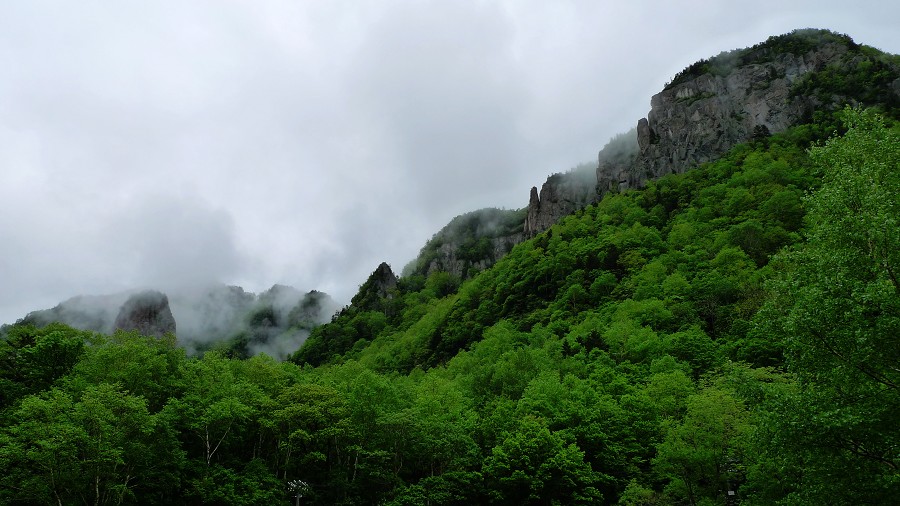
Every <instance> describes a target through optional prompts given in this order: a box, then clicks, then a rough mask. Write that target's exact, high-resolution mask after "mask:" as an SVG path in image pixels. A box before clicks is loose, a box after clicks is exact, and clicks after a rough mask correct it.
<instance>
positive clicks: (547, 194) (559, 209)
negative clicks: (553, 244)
mask: <svg viewBox="0 0 900 506" xmlns="http://www.w3.org/2000/svg"><path fill="white" fill-rule="evenodd" d="M596 200H597V179H596V174H595V170H594V169H593V167H579V168H576V169H574V170H572V171H570V172H567V173H565V174H554V175H552V176H550V177H549V178H547V181H546V182H544V184H543V186H541V192H540V194H538V191H537V188H536V187H532V188H531V195H530V197H529V199H528V213H527V215H526V217H525V228H524V229H523V232H524V234H525V236H526V237H533V236H535V235H536V234H538V233H540V232H543V231H544V230H547V229H548V228H550V226H551V225H553V224H554V223H556V222H557V221H558V220H559V219H560V218H561V217H563V216H566V215H568V214H571V213H573V212H575V211H576V210H578V209H581V208H582V207H584V206H586V205H589V204H591V203H593V202H595V201H596Z"/></svg>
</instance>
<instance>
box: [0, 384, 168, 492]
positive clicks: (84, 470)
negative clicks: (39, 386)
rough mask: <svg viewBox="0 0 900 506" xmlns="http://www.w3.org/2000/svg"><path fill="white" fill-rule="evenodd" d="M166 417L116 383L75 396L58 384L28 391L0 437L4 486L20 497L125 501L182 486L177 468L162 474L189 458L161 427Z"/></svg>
mask: <svg viewBox="0 0 900 506" xmlns="http://www.w3.org/2000/svg"><path fill="white" fill-rule="evenodd" d="M162 416H163V415H151V414H150V413H149V411H148V410H147V405H146V402H145V401H144V399H142V398H140V397H135V396H132V395H129V394H127V393H125V392H122V391H120V390H117V389H116V388H115V387H113V386H111V385H109V384H99V385H96V386H93V385H92V386H90V387H88V388H87V389H86V390H85V391H84V392H83V393H82V394H81V396H80V397H75V398H73V397H72V396H71V395H69V394H68V393H66V392H64V391H61V390H59V389H53V390H50V391H49V392H47V393H45V394H43V395H41V396H39V397H38V396H33V397H29V398H27V399H25V400H24V401H23V402H22V405H21V406H20V408H19V409H18V411H17V412H16V419H17V420H18V422H17V423H15V424H13V425H11V426H9V427H7V428H6V429H5V430H4V432H3V433H2V436H0V437H2V438H3V440H4V444H3V445H2V448H3V450H2V451H0V467H2V469H3V470H4V473H3V475H4V478H3V480H4V482H3V483H4V487H0V488H4V489H6V490H8V491H9V494H10V495H9V497H8V498H9V499H16V500H27V501H36V502H54V503H55V502H60V503H71V502H81V501H82V500H83V501H85V502H89V503H91V504H120V503H122V502H123V501H125V502H129V503H130V502H134V501H135V499H136V498H137V497H138V496H144V494H146V495H147V496H148V497H149V496H151V495H152V494H153V493H154V491H155V490H154V489H156V490H159V489H166V488H169V487H172V486H174V485H177V481H172V478H173V477H174V476H173V475H172V474H160V473H166V470H167V469H172V468H177V466H178V465H179V462H180V460H181V458H182V455H181V452H180V450H179V449H178V447H177V441H176V440H174V438H171V437H169V435H168V434H167V433H166V431H165V430H161V427H160V422H161V418H162ZM157 476H163V477H164V478H165V480H164V481H162V482H155V481H154V477H157Z"/></svg>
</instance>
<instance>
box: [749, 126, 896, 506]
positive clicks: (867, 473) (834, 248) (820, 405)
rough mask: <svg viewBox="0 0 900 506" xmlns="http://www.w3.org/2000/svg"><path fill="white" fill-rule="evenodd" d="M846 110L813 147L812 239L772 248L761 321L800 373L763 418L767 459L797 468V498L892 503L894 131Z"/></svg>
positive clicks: (792, 491)
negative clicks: (837, 127)
mask: <svg viewBox="0 0 900 506" xmlns="http://www.w3.org/2000/svg"><path fill="white" fill-rule="evenodd" d="M845 117H846V121H847V122H848V126H849V130H848V132H847V133H846V134H845V135H844V136H843V137H841V138H838V139H833V140H831V141H829V142H828V143H827V144H826V145H825V146H823V147H818V148H816V149H814V150H813V152H812V157H813V159H814V160H815V161H816V162H817V163H818V164H820V166H821V167H822V168H823V170H824V171H825V179H824V183H823V186H822V188H821V189H820V190H819V191H818V192H817V193H815V194H814V195H812V196H811V197H810V198H809V199H808V205H809V209H810V213H809V224H810V228H809V231H808V234H807V241H806V242H804V243H802V244H800V245H798V246H797V247H795V248H794V249H792V250H791V251H789V252H787V253H785V254H783V255H780V256H779V258H778V261H779V263H780V264H781V265H782V269H781V275H780V276H778V277H777V278H776V279H775V280H773V282H772V285H771V286H772V290H773V294H774V295H773V297H772V299H770V301H769V302H767V303H766V305H765V307H764V308H763V310H762V311H761V312H760V314H759V317H758V319H757V324H758V325H759V326H760V327H762V328H764V329H765V330H766V331H767V332H768V333H770V335H772V336H774V337H778V338H780V339H782V340H783V342H784V343H785V352H786V356H787V360H788V364H787V365H788V367H789V369H790V370H791V371H792V372H793V373H794V374H796V375H797V377H798V379H799V388H798V390H796V391H793V392H790V393H788V394H785V395H782V396H781V397H780V398H779V399H778V401H777V403H776V404H775V405H774V407H773V410H774V412H773V416H771V417H770V418H768V423H769V424H770V426H769V427H768V429H769V430H770V431H771V434H772V441H771V443H772V445H773V446H777V447H778V452H777V453H776V452H775V450H774V448H770V449H769V450H768V451H769V452H770V454H771V455H772V458H773V459H774V460H775V461H776V462H779V463H780V464H779V465H782V466H784V465H787V466H791V465H793V466H796V467H797V468H800V469H803V470H804V473H803V475H802V476H797V477H795V479H796V481H795V482H794V483H792V485H793V486H792V487H788V490H787V491H786V492H787V497H788V499H789V501H791V502H792V503H796V502H800V503H811V502H828V503H830V504H852V503H859V502H869V503H879V502H884V503H887V502H890V499H889V498H891V497H896V496H897V493H898V491H900V475H898V472H897V469H898V466H900V459H898V454H897V451H896V449H897V445H898V442H900V439H898V438H900V433H898V431H897V425H896V422H897V420H898V419H900V392H898V386H900V373H898V369H897V364H898V363H900V344H898V341H897V339H896V337H897V333H898V331H900V283H898V278H897V275H896V273H897V272H898V270H900V253H898V252H900V235H898V230H900V229H898V223H897V220H898V216H900V198H898V195H900V172H898V167H900V130H898V129H897V128H896V127H895V128H893V129H888V128H885V126H884V124H883V122H882V121H883V120H882V119H881V118H879V117H877V116H875V115H874V114H873V113H872V112H871V111H867V112H859V111H856V110H847V111H845ZM782 449H788V451H787V452H785V451H783V450H782Z"/></svg>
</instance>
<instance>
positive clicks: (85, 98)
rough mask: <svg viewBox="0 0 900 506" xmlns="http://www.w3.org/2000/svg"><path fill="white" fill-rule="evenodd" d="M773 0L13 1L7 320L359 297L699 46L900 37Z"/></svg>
mask: <svg viewBox="0 0 900 506" xmlns="http://www.w3.org/2000/svg"><path fill="white" fill-rule="evenodd" d="M784 4H785V2H775V1H772V0H765V1H762V2H731V1H725V0H718V1H714V0H697V1H691V2H680V3H673V2H661V1H656V2H654V1H636V2H627V3H624V2H618V3H613V2H593V1H568V2H566V1H563V2H519V1H512V0H508V1H500V2H475V1H472V2H469V1H460V2H444V1H431V2H407V1H387V2H377V3H370V4H363V3H360V2H349V1H347V2H342V1H334V2H292V1H288V0H284V1H276V0H273V1H267V2H237V1H220V0H217V1H212V0H206V1H195V2H178V3H176V2H152V3H150V2H131V1H122V2H99V1H84V2H78V3H77V4H71V5H69V4H66V3H61V2H50V1H39V0H36V1H32V2H8V3H5V4H4V5H3V6H0V63H2V65H3V69H4V78H3V79H2V80H0V245H2V247H3V254H2V255H0V322H9V321H13V320H15V318H17V317H20V316H23V315H24V314H25V313H26V312H28V311H29V310H32V309H38V308H44V307H50V306H52V305H54V304H56V303H57V302H59V301H61V300H64V299H66V298H69V297H71V296H73V295H76V294H80V293H92V294H103V293H112V292H116V291H120V290H124V289H129V288H134V287H138V286H143V285H153V286H157V287H160V288H164V287H165V286H176V285H185V284H191V283H206V282H213V281H220V282H224V283H229V284H240V285H242V286H244V287H245V288H247V289H248V290H250V291H254V292H260V291H262V290H264V289H266V288H268V287H269V286H271V285H272V284H274V283H284V284H291V285H294V286H296V287H297V288H299V289H301V290H308V289H313V288H315V289H320V290H324V291H327V292H329V293H332V294H333V295H334V296H335V297H336V298H338V299H339V300H343V301H347V300H349V298H350V296H352V294H353V292H354V291H355V289H356V287H357V286H358V285H359V284H360V283H362V282H363V281H364V280H365V278H366V276H367V275H368V274H369V273H370V272H371V271H372V270H373V269H374V268H375V267H376V266H377V265H378V263H379V262H381V261H388V262H389V263H391V264H392V265H393V266H394V268H395V269H396V270H399V269H400V268H402V266H403V265H404V264H405V263H406V262H407V261H408V260H410V259H411V258H412V257H413V256H414V255H415V254H416V253H417V251H418V249H419V248H420V247H421V246H422V245H423V244H424V243H425V241H426V240H427V239H428V238H429V237H431V235H432V234H433V233H434V232H436V231H437V230H439V229H440V228H441V227H442V226H443V225H444V224H446V223H447V222H448V221H449V220H450V218H452V217H453V216H456V215H458V214H462V213H464V212H466V211H470V210H473V209H475V208H478V207H486V206H497V207H509V208H515V207H521V206H524V205H525V204H526V203H527V197H528V189H529V188H530V187H531V186H532V185H536V184H540V183H541V182H542V181H543V179H544V178H545V177H546V176H547V175H548V174H550V173H553V172H559V171H563V170H566V169H568V168H570V167H573V166H575V165H577V164H578V163H581V162H584V161H588V160H593V159H594V158H595V157H596V153H597V151H598V150H599V149H600V147H602V145H603V144H604V143H605V142H606V141H607V140H608V139H610V138H611V137H613V136H614V135H615V134H616V133H618V132H623V131H626V130H628V129H630V128H632V127H633V126H634V124H635V122H636V121H637V119H638V118H640V117H641V116H643V115H645V114H646V112H647V110H648V108H649V99H650V96H651V95H652V94H653V93H655V92H657V91H658V90H659V89H660V88H661V87H662V85H663V84H664V83H665V82H666V81H667V80H668V79H669V78H671V76H672V75H673V74H674V73H676V72H677V71H679V70H681V69H682V68H684V67H685V66H687V65H688V64H690V63H691V62H693V61H695V60H697V59H698V58H702V57H707V56H710V55H713V54H716V53H718V52H720V51H723V50H727V49H732V48H737V47H743V46H748V45H752V44H753V43H756V42H759V41H760V40H763V39H765V38H766V37H767V36H768V35H772V34H777V33H783V32H786V31H789V30H791V29H793V28H798V27H807V26H813V27H823V28H831V29H834V30H838V31H842V32H846V33H849V34H850V35H852V36H853V37H854V38H855V39H856V40H857V41H859V42H862V43H867V44H871V45H874V46H876V47H880V48H882V49H885V50H888V51H893V52H897V51H900V35H898V32H897V30H896V22H895V21H894V20H895V19H897V18H898V17H900V7H898V6H897V5H896V2H889V1H868V2H865V1H864V2H857V3H855V4H853V5H852V6H849V5H848V4H846V2H837V1H833V2H832V1H811V0H804V1H799V2H791V3H790V5H784Z"/></svg>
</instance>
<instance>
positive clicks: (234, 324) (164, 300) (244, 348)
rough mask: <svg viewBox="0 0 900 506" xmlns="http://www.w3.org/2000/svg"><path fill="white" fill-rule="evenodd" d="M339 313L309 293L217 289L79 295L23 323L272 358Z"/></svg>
mask: <svg viewBox="0 0 900 506" xmlns="http://www.w3.org/2000/svg"><path fill="white" fill-rule="evenodd" d="M339 307H340V306H339V305H338V304H337V303H336V302H335V301H334V300H332V299H331V297H330V296H328V295H327V294H325V293H323V292H318V291H315V290H313V291H310V292H307V293H303V292H301V291H299V290H297V289H295V288H292V287H289V286H284V285H274V286H272V287H271V288H270V289H268V290H266V291H265V292H262V293H260V294H259V295H256V294H253V293H249V292H245V291H244V290H243V289H242V288H240V287H237V286H226V285H214V286H210V287H205V288H193V289H182V290H176V291H172V292H171V296H169V295H166V294H163V293H161V292H158V291H132V292H123V293H119V294H112V295H103V296H77V297H73V298H71V299H68V300H66V301H63V302H61V303H60V304H58V305H56V306H55V307H53V308H51V309H45V310H40V311H33V312H31V313H29V314H28V315H27V316H25V318H23V319H22V320H21V321H20V323H22V324H33V325H37V326H41V327H42V326H45V325H48V324H50V323H53V322H60V323H65V324H67V325H70V326H71V327H73V328H76V329H80V330H87V331H92V332H99V333H103V334H112V333H113V332H114V331H115V330H117V329H122V330H126V331H127V330H138V331H139V332H141V333H143V334H145V335H155V336H162V335H164V334H166V333H173V334H176V335H177V339H178V343H179V344H180V345H181V346H183V347H184V348H186V349H187V350H188V351H189V352H191V353H194V352H198V351H204V350H208V349H211V348H217V349H221V350H223V351H226V352H227V353H231V354H235V355H237V356H248V355H254V354H256V353H259V352H263V351H266V352H269V353H270V354H271V355H272V356H275V357H284V356H286V355H287V354H289V353H290V352H293V351H294V350H295V349H296V348H297V347H298V346H299V345H300V344H302V342H303V340H304V339H305V338H306V336H307V335H308V334H309V331H310V329H311V328H312V327H314V326H316V325H319V324H322V323H325V322H327V321H329V320H330V318H331V316H332V315H333V314H334V312H335V311H336V310H337V309H339ZM176 329H177V330H176Z"/></svg>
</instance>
